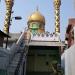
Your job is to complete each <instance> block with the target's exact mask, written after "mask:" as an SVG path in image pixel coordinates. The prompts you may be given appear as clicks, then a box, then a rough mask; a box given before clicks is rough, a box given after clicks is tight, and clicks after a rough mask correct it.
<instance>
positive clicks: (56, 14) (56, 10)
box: [54, 0, 61, 34]
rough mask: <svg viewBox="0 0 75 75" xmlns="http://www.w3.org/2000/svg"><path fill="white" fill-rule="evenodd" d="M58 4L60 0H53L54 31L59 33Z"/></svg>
mask: <svg viewBox="0 0 75 75" xmlns="http://www.w3.org/2000/svg"><path fill="white" fill-rule="evenodd" d="M60 5H61V0H54V8H55V33H56V34H60Z"/></svg>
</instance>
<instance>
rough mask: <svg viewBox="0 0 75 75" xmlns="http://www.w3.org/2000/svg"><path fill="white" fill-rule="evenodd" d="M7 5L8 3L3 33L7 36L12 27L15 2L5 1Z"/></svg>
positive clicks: (11, 0)
mask: <svg viewBox="0 0 75 75" xmlns="http://www.w3.org/2000/svg"><path fill="white" fill-rule="evenodd" d="M5 3H6V16H5V22H4V29H3V31H4V33H6V34H9V27H10V19H11V12H12V6H13V0H5Z"/></svg>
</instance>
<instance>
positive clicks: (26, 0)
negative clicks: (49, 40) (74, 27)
mask: <svg viewBox="0 0 75 75" xmlns="http://www.w3.org/2000/svg"><path fill="white" fill-rule="evenodd" d="M37 6H38V7H39V11H40V12H41V14H43V16H44V17H45V20H46V25H45V27H46V31H49V32H51V33H52V32H54V31H55V29H54V28H55V25H54V21H55V20H54V5H53V0H14V6H13V9H12V10H13V11H14V13H13V14H12V17H14V16H21V17H22V20H15V19H14V18H13V20H12V23H11V26H10V32H13V33H14V32H16V33H17V32H21V31H23V29H24V28H25V27H27V21H28V16H29V15H31V14H32V13H33V12H34V11H36V7H37ZM5 11H6V7H5V0H1V2H0V30H3V26H4V17H5ZM74 17H75V5H74V0H61V7H60V28H61V29H60V30H61V40H64V37H65V30H66V27H67V25H68V19H69V18H74Z"/></svg>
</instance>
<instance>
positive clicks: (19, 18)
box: [6, 16, 22, 48]
mask: <svg viewBox="0 0 75 75" xmlns="http://www.w3.org/2000/svg"><path fill="white" fill-rule="evenodd" d="M13 18H14V19H15V20H21V19H22V17H21V16H16V17H12V18H11V19H10V25H11V22H12V19H13ZM8 35H9V34H8ZM7 44H8V37H7V40H6V48H7Z"/></svg>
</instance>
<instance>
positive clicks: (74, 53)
mask: <svg viewBox="0 0 75 75" xmlns="http://www.w3.org/2000/svg"><path fill="white" fill-rule="evenodd" d="M61 62H62V63H61V65H62V66H65V75H75V45H73V46H71V47H70V48H69V49H67V50H65V52H64V53H63V54H62V56H61Z"/></svg>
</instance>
